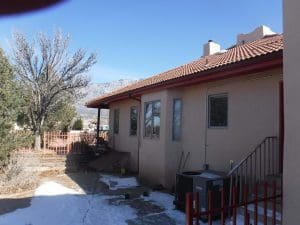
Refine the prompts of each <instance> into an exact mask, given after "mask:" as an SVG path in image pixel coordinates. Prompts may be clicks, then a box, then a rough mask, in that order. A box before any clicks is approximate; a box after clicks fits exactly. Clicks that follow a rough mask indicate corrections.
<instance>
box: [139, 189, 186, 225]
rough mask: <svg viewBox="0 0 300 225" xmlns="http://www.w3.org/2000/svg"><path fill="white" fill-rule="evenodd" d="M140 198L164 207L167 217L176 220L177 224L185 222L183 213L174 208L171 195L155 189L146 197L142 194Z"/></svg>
mask: <svg viewBox="0 0 300 225" xmlns="http://www.w3.org/2000/svg"><path fill="white" fill-rule="evenodd" d="M142 198H143V199H144V201H151V202H153V203H155V204H157V205H158V206H161V207H162V208H164V209H165V210H166V211H165V213H166V214H167V215H168V216H169V217H171V218H173V219H174V220H175V221H176V224H179V225H181V224H182V225H184V224H185V214H184V213H183V212H181V211H179V210H175V209H174V205H173V200H174V196H173V195H170V194H167V193H162V192H156V191H155V192H151V193H150V195H149V196H148V197H144V196H142Z"/></svg>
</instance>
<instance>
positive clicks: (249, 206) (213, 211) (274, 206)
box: [185, 181, 282, 225]
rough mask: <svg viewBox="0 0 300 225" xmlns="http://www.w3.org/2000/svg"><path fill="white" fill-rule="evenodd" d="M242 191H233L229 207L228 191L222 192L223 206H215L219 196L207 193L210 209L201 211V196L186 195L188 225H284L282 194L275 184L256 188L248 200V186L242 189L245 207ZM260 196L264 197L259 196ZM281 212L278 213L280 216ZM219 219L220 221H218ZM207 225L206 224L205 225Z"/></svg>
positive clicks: (265, 184) (194, 194) (266, 184)
mask: <svg viewBox="0 0 300 225" xmlns="http://www.w3.org/2000/svg"><path fill="white" fill-rule="evenodd" d="M238 190H239V188H238V187H237V186H234V187H233V191H232V193H233V196H232V197H233V198H232V202H231V203H230V204H229V203H228V202H227V204H226V199H229V198H227V197H228V196H226V193H228V192H226V191H225V190H220V191H219V193H217V195H218V194H219V196H220V206H218V207H216V206H214V205H213V202H216V201H213V199H214V197H215V195H216V193H215V192H212V191H209V192H208V209H207V210H205V211H201V210H200V209H201V208H202V207H201V205H200V196H199V193H198V192H197V193H187V194H186V205H185V206H186V207H185V210H186V225H200V223H201V219H202V220H205V221H207V222H208V225H212V224H214V223H216V224H218V225H225V224H226V225H227V224H231V225H240V224H243V225H258V224H260V225H261V224H263V225H267V224H272V225H276V224H282V223H281V204H282V190H281V188H280V190H279V191H278V186H277V184H276V181H274V182H273V183H272V184H271V185H270V184H269V183H264V184H263V185H260V184H258V183H257V184H255V185H254V193H253V195H250V196H249V193H248V186H247V185H245V186H244V188H243V192H244V194H243V196H246V197H244V199H242V201H241V202H242V203H239V202H240V201H239V199H238V198H239V193H238ZM260 192H261V193H260ZM278 211H279V212H278ZM215 219H217V220H215ZM205 224H206V223H205Z"/></svg>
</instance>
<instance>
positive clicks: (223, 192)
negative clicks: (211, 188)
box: [221, 189, 225, 225]
mask: <svg viewBox="0 0 300 225" xmlns="http://www.w3.org/2000/svg"><path fill="white" fill-rule="evenodd" d="M221 225H225V190H224V189H222V190H221Z"/></svg>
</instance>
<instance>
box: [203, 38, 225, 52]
mask: <svg viewBox="0 0 300 225" xmlns="http://www.w3.org/2000/svg"><path fill="white" fill-rule="evenodd" d="M220 51H221V46H220V45H219V44H217V43H215V42H213V41H212V40H209V41H208V42H207V43H206V44H204V45H203V56H208V55H213V54H215V53H218V52H220Z"/></svg>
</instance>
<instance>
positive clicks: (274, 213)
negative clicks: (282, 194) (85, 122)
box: [273, 180, 277, 225]
mask: <svg viewBox="0 0 300 225" xmlns="http://www.w3.org/2000/svg"><path fill="white" fill-rule="evenodd" d="M276 186H277V185H276V180H274V181H273V225H276Z"/></svg>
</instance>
